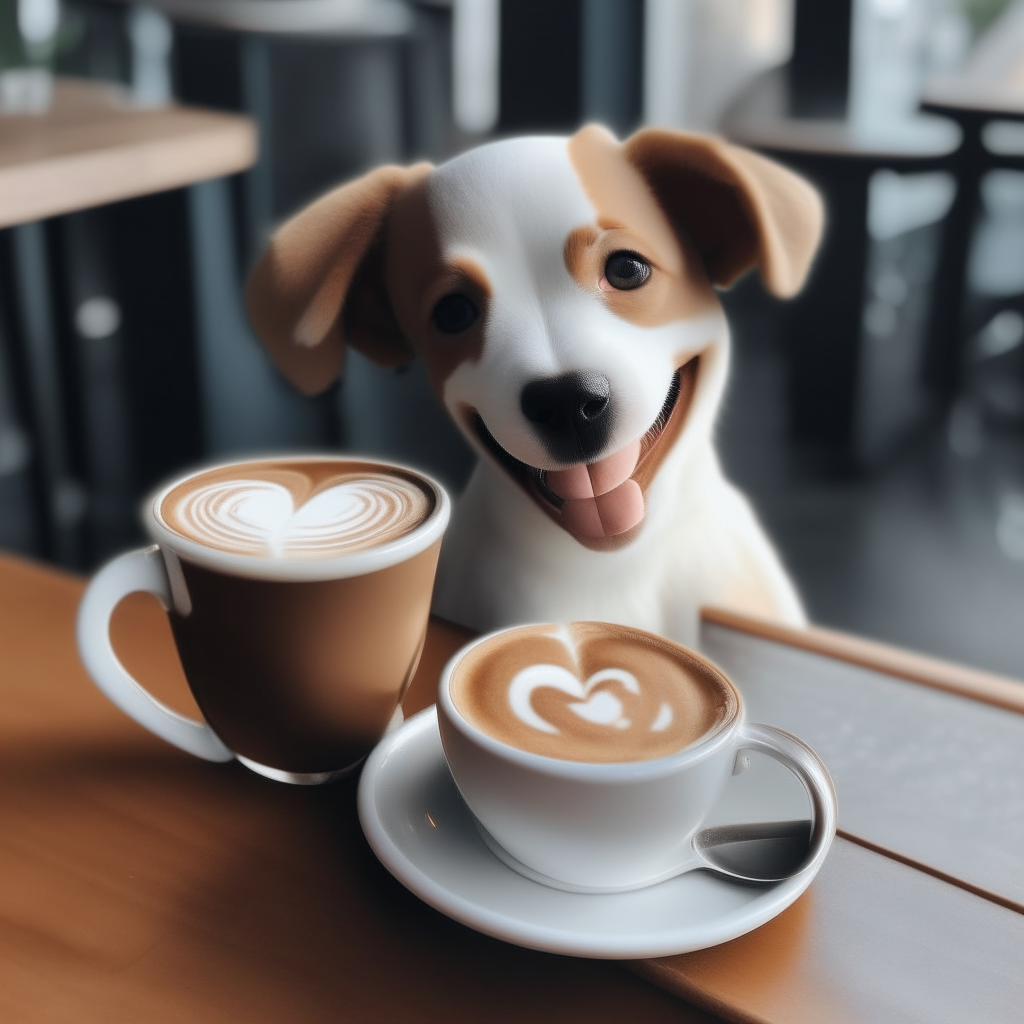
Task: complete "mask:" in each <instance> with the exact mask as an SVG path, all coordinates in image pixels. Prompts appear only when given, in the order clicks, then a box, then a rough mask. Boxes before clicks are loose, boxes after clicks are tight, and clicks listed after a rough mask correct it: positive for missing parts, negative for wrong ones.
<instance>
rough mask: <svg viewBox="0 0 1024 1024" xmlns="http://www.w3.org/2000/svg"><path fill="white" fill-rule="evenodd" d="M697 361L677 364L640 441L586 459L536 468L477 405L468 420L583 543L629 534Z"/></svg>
mask: <svg viewBox="0 0 1024 1024" xmlns="http://www.w3.org/2000/svg"><path fill="white" fill-rule="evenodd" d="M697 364H698V357H694V358H693V359H691V360H690V361H689V362H688V363H686V364H685V365H684V366H682V367H681V368H680V369H678V370H676V372H675V373H674V374H673V376H672V382H671V384H670V385H669V389H668V393H667V394H666V396H665V401H664V403H663V404H662V407H661V410H660V411H659V413H658V415H657V416H656V417H655V420H654V422H653V423H652V424H651V426H650V427H649V428H648V430H647V432H646V433H645V434H644V435H643V436H642V437H641V438H640V439H639V440H638V441H634V442H632V443H631V444H629V445H626V446H625V447H624V448H621V449H620V450H619V451H617V452H615V453H613V454H612V455H610V456H608V457H606V458H604V459H600V460H598V461H597V462H594V463H590V464H589V465H584V464H580V465H577V466H570V467H567V468H566V469H564V470H557V471H546V470H543V469H537V468H536V467H535V466H531V465H529V464H528V463H525V462H522V461H521V460H520V459H517V458H516V457H515V456H514V455H513V454H512V453H511V452H509V451H507V450H506V449H505V448H504V447H502V445H501V444H500V443H499V442H498V440H497V439H496V438H495V437H494V435H493V434H492V433H491V432H490V431H489V430H488V429H487V425H486V424H485V423H484V421H483V417H482V416H481V415H480V414H479V413H478V412H476V411H475V410H474V411H473V412H472V414H471V421H472V426H473V429H474V430H475V431H476V434H477V437H479V438H480V442H481V443H482V444H483V445H484V447H485V448H486V449H487V450H488V451H489V452H490V453H491V454H492V455H493V456H494V457H495V459H497V460H498V462H499V463H500V464H501V466H502V467H503V468H504V469H505V471H506V472H507V473H508V474H509V475H510V476H511V477H512V478H513V479H514V480H515V481H516V482H517V483H518V484H519V485H520V486H521V487H522V488H523V489H524V490H525V491H526V492H527V493H528V494H529V495H530V496H531V497H532V498H533V499H534V501H536V502H537V504H538V505H539V506H540V507H541V509H542V510H543V511H544V512H546V513H547V514H548V515H549V516H550V517H551V518H552V519H553V520H554V521H555V522H557V523H558V524H559V525H560V526H561V527H562V528H563V529H565V530H567V531H568V532H569V533H571V534H572V535H573V536H574V537H575V538H576V539H577V540H579V541H580V542H581V543H584V544H587V545H588V546H592V545H594V544H600V542H602V541H608V540H614V539H615V538H621V537H623V536H625V535H628V534H630V533H631V531H633V530H634V529H635V528H636V527H638V526H639V525H640V523H641V521H642V520H643V517H644V511H645V509H644V490H645V489H646V486H647V484H648V483H649V482H650V480H651V478H653V476H654V471H655V470H656V469H657V464H658V463H659V462H660V461H661V455H660V453H661V450H662V449H663V448H665V447H667V445H666V442H668V443H669V444H670V443H671V441H672V440H673V439H674V437H675V435H676V434H677V433H678V427H679V426H681V422H682V420H683V419H684V418H685V416H686V413H687V411H688V408H689V404H690V400H691V398H692V396H693V391H694V385H695V382H696V375H697ZM680 396H683V401H682V402H681V401H680ZM670 427H671V428H672V429H670Z"/></svg>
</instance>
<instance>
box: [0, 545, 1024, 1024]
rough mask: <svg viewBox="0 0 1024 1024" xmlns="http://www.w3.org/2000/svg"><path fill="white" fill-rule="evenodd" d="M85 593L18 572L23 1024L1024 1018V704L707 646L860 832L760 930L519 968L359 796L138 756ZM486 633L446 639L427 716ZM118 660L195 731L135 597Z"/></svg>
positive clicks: (7, 663)
mask: <svg viewBox="0 0 1024 1024" xmlns="http://www.w3.org/2000/svg"><path fill="white" fill-rule="evenodd" d="M83 587H84V581H82V580H81V579H79V578H78V577H75V576H72V575H70V574H63V573H58V572H55V571H53V570H51V569H46V568H43V567H41V566H38V565H35V564H31V563H28V562H23V561H18V560H14V559H10V558H6V557H0V652H2V657H0V700H2V703H3V708H4V714H3V716H2V717H0V812H2V815H3V821H2V827H0V873H2V877H3V879H4V884H3V886H2V887H0V1018H2V1019H3V1020H4V1021H5V1022H11V1024H16V1022H17V1024H21V1022H25V1024H41V1022H50V1021H54V1022H56V1021H60V1022H62V1024H63V1022H65V1021H67V1020H69V1019H72V1018H73V1019H75V1020H76V1021H79V1022H82V1024H88V1022H91V1021H97V1022H99V1021H103V1022H110V1021H140V1020H145V1021H147V1022H155V1024H159V1022H160V1021H164V1020H166V1021H172V1020H173V1021H181V1020H184V1019H187V1020H192V1021H196V1022H202V1021H222V1020H225V1019H244V1020H246V1021H247V1022H251V1024H261V1022H271V1021H273V1022H278V1021H288V1022H289V1024H305V1022H315V1021H327V1020H330V1021H335V1022H337V1021H380V1020H388V1021H413V1020H415V1021H429V1020H437V1021H441V1020H464V1019H466V1020H469V1019H481V1020H482V1019H486V1020H488V1021H519V1020H530V1021H545V1020H551V1021H555V1020H558V1021H581V1022H582V1021H588V1022H597V1021H620V1020H644V1021H650V1022H657V1021H692V1022H697V1021H709V1020H715V1019H720V1020H732V1021H746V1022H749V1021H756V1022H769V1021H771V1022H774V1021H778V1022H783V1021H784V1022H786V1024H800V1022H803V1021H807V1022H815V1024H820V1022H823V1021H844V1022H860V1021H864V1022H872V1024H875V1022H878V1021H883V1020H886V1021H888V1020H907V1021H915V1020H921V1021H929V1022H931V1024H935V1022H942V1021H964V1020H985V1021H1007V1022H1009V1021H1013V1020H1019V1009H1020V1006H1021V1005H1024V977H1022V973H1021V970H1020V963H1021V956H1022V953H1024V884H1022V879H1024V842H1018V839H1019V838H1020V836H1021V833H1022V831H1024V814H1022V808H1024V769H1022V768H1021V764H1020V757H1019V751H1020V750H1021V749H1024V715H1022V714H1021V713H1020V712H1022V711H1024V686H1021V685H1020V684H1018V683H1015V682H1013V681H1010V680H1002V679H999V678H997V677H993V676H987V675H985V674H983V673H976V672H971V671H969V670H960V669H957V668H956V667H954V666H949V665H945V664H943V663H938V662H934V661H931V660H930V659H927V658H921V657H918V656H914V655H909V654H906V653H902V652H893V651H891V650H890V649H887V648H883V647H880V646H878V645H873V644H868V643H866V642H863V641H858V640H854V639H852V638H845V637H841V636H837V635H835V634H831V633H828V632H826V631H818V630H812V631H808V632H803V631H793V630H787V629H783V628H780V627H775V626H771V625H766V624H763V623H757V622H755V621H752V620H747V619H742V618H738V617H736V616H731V615H728V614H725V613H718V612H709V613H708V614H707V616H706V618H705V623H704V632H703V637H702V645H703V647H704V648H705V650H706V651H707V652H708V653H709V654H710V655H711V657H713V658H714V659H715V660H716V661H717V662H718V663H719V664H721V665H722V666H723V667H724V668H725V669H726V670H727V671H728V672H729V673H730V675H731V676H732V677H733V678H734V679H735V680H736V682H737V684H738V685H739V687H740V689H741V690H742V691H743V693H744V698H745V700H746V702H747V705H748V708H749V711H750V715H751V717H752V718H754V719H761V720H765V721H772V722H775V723H777V724H780V725H782V726H784V727H787V728H791V729H793V731H796V732H799V733H800V734H801V735H802V736H804V737H805V738H806V739H808V740H809V741H810V742H811V743H812V744H813V745H814V746H816V747H817V748H818V750H819V751H820V753H821V754H822V756H823V757H824V759H825V761H826V763H828V764H829V766H830V768H831V770H832V772H833V775H834V777H835V780H836V784H837V789H838V792H839V802H840V823H841V826H842V832H841V834H840V836H839V837H838V838H837V839H836V841H835V844H834V845H833V848H832V851H831V853H830V855H829V858H828V860H827V861H826V864H825V867H824V868H823V870H822V872H821V874H820V875H819V877H818V878H817V880H816V881H815V882H814V884H813V885H812V886H811V888H810V890H809V891H808V892H807V893H806V894H805V895H804V896H803V897H802V898H801V899H800V900H798V901H797V903H795V904H794V905H793V906H792V907H791V908H790V909H789V910H787V911H786V912H785V913H783V914H782V915H781V916H780V917H778V918H776V919H775V920H774V921H772V922H770V923H769V924H767V925H765V926H764V927H762V928H760V929H758V930H757V931H755V932H752V933H751V934H749V935H746V936H743V937H742V938H740V939H737V940H735V941H733V942H729V943H726V944H724V945H722V946H719V947H716V948H714V949H711V950H705V951H702V952H698V953H692V954H687V955H684V956H678V957H669V958H665V959H661V960H652V961H645V962H641V963H634V964H628V965H618V964H611V963H605V962H600V961H585V960H576V959H572V958H568V957H557V956H551V955H546V954H542V953H536V952H531V951H528V950H522V949H518V948H516V947H513V946H509V945H506V944H504V943H502V942H498V941H496V940H493V939H490V938H486V937H484V936H481V935H478V934H476V933H475V932H472V931H470V930H469V929H466V928H463V927H462V926H460V925H457V924H455V923H453V922H451V921H449V920H448V919H447V918H445V917H443V916H442V915H440V914H438V913H435V912H434V911H432V910H430V909H429V908H427V907H426V906H424V905H423V904H422V903H420V902H419V900H417V899H416V898H415V897H413V896H412V895H411V894H409V893H407V892H406V891H405V890H404V889H403V888H402V887H401V886H400V885H399V884H398V883H397V882H395V881H394V880H393V879H391V877H390V876H389V875H388V874H387V873H386V872H385V871H384V870H383V868H381V867H380V865H379V864H378V863H377V862H376V860H375V859H374V857H373V855H372V854H371V852H370V851H369V849H368V847H367V846H366V844H365V841H364V840H363V837H362V834H361V832H360V830H359V825H358V821H357V819H356V815H355V806H354V803H355V800H354V798H355V783H354V781H349V782H345V783H342V784H339V785H336V786H325V787H316V788H310V789H306V788H296V787H287V786H281V785H278V784H275V783H271V782H268V781H267V780H265V779H262V778H259V777H257V776H255V775H252V774H250V773H248V772H246V771H245V770H244V769H243V768H241V767H240V766H239V765H237V764H233V765H213V764H208V763H205V762H201V761H198V760H196V759H194V758H191V757H189V756H188V755H186V754H182V753H180V752H178V751H177V750H174V749H172V748H170V747H168V746H167V745H166V744H163V743H162V742H161V741H160V740H157V739H156V738H154V737H152V736H150V735H149V734H148V733H146V732H144V731H143V730H142V729H141V728H140V727H138V726H137V725H135V723H134V722H132V721H130V720H129V719H127V718H125V717H124V716H123V715H122V714H121V713H120V712H119V711H117V710H116V709H115V708H114V707H113V706H112V705H110V704H108V703H107V702H106V700H105V699H104V698H103V697H102V696H101V695H100V694H99V692H98V691H97V690H96V689H95V688H94V687H93V686H92V685H91V683H90V682H89V681H88V679H87V677H86V676H85V673H84V671H83V669H82V668H81V665H80V664H79V661H78V658H77V655H76V652H75V647H74V638H73V621H74V615H75V609H76V606H77V603H78V600H79V598H80V596H81V593H82V590H83ZM468 635H469V634H468V633H466V631H464V630H461V629H458V628H455V627H453V626H451V625H450V624H445V623H441V622H434V623H432V626H431V629H430V632H429V634H428V643H427V647H426V650H425V653H424V658H423V661H422V664H421V667H420V671H419V672H418V674H417V677H416V679H415V681H414V683H413V686H412V687H411V688H410V692H409V694H408V696H407V700H406V702H405V707H406V710H407V712H412V711H415V710H417V709H418V708H420V707H423V706H426V704H428V703H429V702H430V700H431V699H432V694H433V687H434V685H435V682H436V679H437V674H438V672H439V669H440V667H441V665H442V664H443V662H444V660H445V659H446V658H447V657H448V655H449V654H450V653H451V652H452V651H454V650H455V649H456V648H457V647H458V646H459V645H460V644H461V643H462V642H463V641H464V640H465V639H466V638H467V637H468ZM113 636H114V642H115V646H116V648H117V650H118V652H119V653H120V655H121V657H122V658H123V660H124V661H125V663H126V665H127V666H128V667H129V669H130V670H131V671H132V672H134V673H136V674H137V675H138V676H139V678H141V679H143V680H145V681H146V684H147V685H148V686H150V687H151V688H152V689H153V690H154V692H155V693H157V694H158V695H159V696H160V697H161V698H162V699H164V700H166V701H167V702H168V703H170V704H171V705H172V706H175V707H177V708H178V709H179V710H182V711H186V712H188V711H191V712H192V713H195V706H194V704H193V703H192V701H191V698H190V696H189V694H188V691H187V688H186V686H185V683H184V679H183V678H182V676H181V672H180V668H179V667H178V665H177V660H176V657H175V655H174V652H173V647H172V644H171V638H170V630H169V628H168V626H167V623H166V620H165V618H164V616H163V613H162V612H161V611H160V610H159V608H158V606H157V605H156V603H155V601H154V600H153V599H151V598H149V597H145V596H141V595H136V596H134V597H132V598H129V599H128V600H126V601H125V602H124V603H123V604H122V606H121V607H120V608H119V609H118V611H117V613H116V615H115V618H114V622H113ZM922 684H925V685H922ZM1011 709H1013V710H1011ZM623 966H625V968H626V969H623ZM638 975H640V976H643V977H644V978H646V979H648V980H651V981H654V982H655V983H656V984H657V985H659V986H661V987H662V989H664V990H662V989H659V988H657V987H655V986H653V985H649V984H647V982H646V981H644V980H641V977H639V976H638ZM666 990H667V991H666ZM670 993H675V995H672V994H670ZM676 996H682V997H683V998H682V999H678V998H676ZM684 1000H685V1001H684ZM698 1007H699V1008H698ZM708 1014H711V1015H712V1016H708Z"/></svg>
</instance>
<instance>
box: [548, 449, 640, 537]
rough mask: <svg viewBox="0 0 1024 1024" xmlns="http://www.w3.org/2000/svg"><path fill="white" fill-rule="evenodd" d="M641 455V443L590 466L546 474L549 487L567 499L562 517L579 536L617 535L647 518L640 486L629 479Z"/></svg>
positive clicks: (570, 529)
mask: <svg viewBox="0 0 1024 1024" xmlns="http://www.w3.org/2000/svg"><path fill="white" fill-rule="evenodd" d="M639 457H640V442H639V441H634V442H633V443H632V444H628V445H626V446H625V447H624V448H620V449H619V450H618V451H617V452H615V453H614V454H613V455H609V456H608V458H606V459H601V460H600V461H598V462H591V463H590V464H589V465H582V464H581V465H579V466H572V467H571V468H569V469H559V470H555V471H554V472H550V473H547V474H546V480H547V485H548V487H550V488H551V490H552V491H554V493H555V494H557V495H558V496H559V497H560V498H562V499H564V501H565V504H564V505H563V506H562V520H563V522H564V523H565V526H566V529H568V530H569V531H570V532H571V533H574V534H576V535H577V536H579V537H588V538H599V537H614V536H615V535H616V534H619V533H625V532H626V531H627V530H631V529H632V528H633V527H634V526H636V524H637V523H639V522H640V520H642V519H643V517H644V496H643V492H642V491H641V490H640V485H639V484H638V483H637V482H636V481H635V480H630V478H629V477H630V474H631V473H632V472H633V470H634V469H636V463H637V459H639Z"/></svg>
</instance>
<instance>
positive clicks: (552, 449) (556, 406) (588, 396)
mask: <svg viewBox="0 0 1024 1024" xmlns="http://www.w3.org/2000/svg"><path fill="white" fill-rule="evenodd" d="M611 390H612V389H611V385H609V383H608V378H607V377H604V376H602V375H601V374H599V373H587V372H576V373H566V374H563V375H562V376H561V377H547V378H545V379H543V380H535V381H533V382H531V383H530V384H527V385H526V387H524V388H523V393H522V395H521V396H520V399H519V405H520V407H521V408H522V410H523V415H524V416H525V417H526V418H527V419H528V420H529V421H530V422H531V423H532V424H533V425H534V430H536V432H537V434H538V436H539V437H540V439H541V441H542V442H543V443H544V447H545V448H547V450H548V454H550V455H551V457H552V458H555V459H558V460H559V461H560V462H569V463H572V462H590V461H591V460H592V459H593V457H594V456H595V455H596V454H597V453H598V452H599V451H600V450H601V449H602V448H603V447H604V445H605V442H606V441H607V440H608V433H609V431H610V430H611V425H612V415H611V407H612V403H611Z"/></svg>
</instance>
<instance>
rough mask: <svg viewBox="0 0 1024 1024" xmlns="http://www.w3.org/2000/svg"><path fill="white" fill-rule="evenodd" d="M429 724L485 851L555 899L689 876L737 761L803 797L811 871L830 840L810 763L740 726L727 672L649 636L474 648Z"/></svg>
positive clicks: (456, 660)
mask: <svg viewBox="0 0 1024 1024" xmlns="http://www.w3.org/2000/svg"><path fill="white" fill-rule="evenodd" d="M437 717H438V726H439V729H440V733H441V743H442V746H443V748H444V754H445V758H446V760H447V762H448V767H449V769H450V770H451V773H452V778H453V779H454V781H455V784H456V786H457V787H458V789H459V792H460V793H461V795H462V797H463V799H464V800H465V802H466V804H467V806H468V807H469V809H470V811H471V812H472V813H473V815H474V817H475V819H476V822H477V826H478V828H479V831H480V834H481V837H482V838H483V839H484V841H485V842H486V843H487V845H488V846H489V847H490V849H491V851H492V852H493V853H494V854H495V855H496V856H497V857H499V858H500V859H501V860H502V861H504V862H505V863H506V864H507V865H508V866H509V867H512V868H514V869H515V870H516V871H518V872H520V873H521V874H523V875H526V876H527V877H528V878H531V879H533V880H534V881H538V882H542V883H544V884H546V885H549V886H552V887H554V888H559V889H567V890H571V891H575V892H594V893H597V892H619V891H624V890H629V889H637V888H642V887H644V886H647V885H652V884H654V883H656V882H659V881H662V880H664V879H666V878H671V877H672V876H674V875H676V874H679V873H680V872H681V871H685V870H689V869H690V868H691V867H693V866H694V851H693V848H692V845H691V844H692V841H694V840H695V838H696V836H697V833H698V829H699V828H700V826H701V823H702V822H703V820H704V818H705V817H706V816H707V814H708V812H709V811H710V810H711V808H712V806H713V805H714V803H715V801H716V800H717V799H718V797H719V796H720V794H721V792H722V790H723V788H724V786H725V784H726V782H727V780H728V779H729V776H730V774H732V772H733V769H734V766H735V765H736V764H737V758H738V755H739V754H740V753H741V752H742V751H744V750H757V751H760V752H763V753H767V754H769V755H770V756H772V757H773V758H775V759H776V760H778V761H779V762H780V763H782V764H784V765H785V766H786V767H788V768H790V769H791V770H792V771H793V772H794V773H795V774H796V775H797V776H798V778H800V780H801V782H802V783H803V785H804V788H805V790H806V791H807V793H808V796H809V797H810V799H811V806H812V818H813V819H814V820H813V822H812V829H811V839H810V843H809V847H808V853H807V858H806V861H805V863H804V865H803V866H804V867H806V865H807V864H809V863H816V862H819V861H820V859H821V858H822V857H824V855H825V851H826V850H827V848H828V844H829V843H830V842H831V839H832V835H833V834H834V832H835V793H834V790H833V789H832V785H831V781H830V780H829V779H828V773H827V771H826V770H825V768H824V766H823V765H822V764H821V762H820V760H818V758H817V757H816V755H814V754H813V752H812V751H810V750H809V748H807V747H806V746H805V745H803V744H801V743H800V742H799V741H798V740H796V739H795V738H794V737H791V736H789V735H788V734H787V733H783V732H781V731H780V730H777V729H773V728H772V727H771V726H763V725H747V724H746V723H745V720H744V711H743V701H742V699H741V697H740V694H739V692H738V691H737V689H736V687H735V686H734V685H733V683H732V682H731V680H730V679H729V678H728V677H727V676H726V675H725V673H724V672H722V671H721V670H720V669H719V668H717V666H715V665H713V664H712V663H711V662H710V661H708V660H707V659H706V658H704V657H702V656H701V655H700V654H697V653H696V652H694V651H691V650H688V649H687V648H685V647H682V646H681V645H679V644H676V643H673V642H672V641H670V640H666V639H665V638H663V637H659V636H655V635H654V634H651V633H647V632H645V631H643V630H639V629H632V628H630V627H626V626H617V625H612V624H609V623H601V622H573V623H566V624H561V625H556V624H549V625H535V626H521V627H518V628H514V629H508V630H500V631H498V632H496V633H491V634H489V635H488V636H485V637H481V638H480V639H479V640H477V641H475V642H474V643H471V644H469V645H468V646H466V647H464V648H463V649H462V650H461V651H460V652H458V653H457V654H456V655H455V656H454V657H453V658H452V659H451V661H450V662H449V663H448V665H447V666H446V667H445V669H444V672H443V673H442V675H441V680H440V684H439V686H438V695H437ZM797 870H803V867H800V866H798V867H797Z"/></svg>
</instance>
